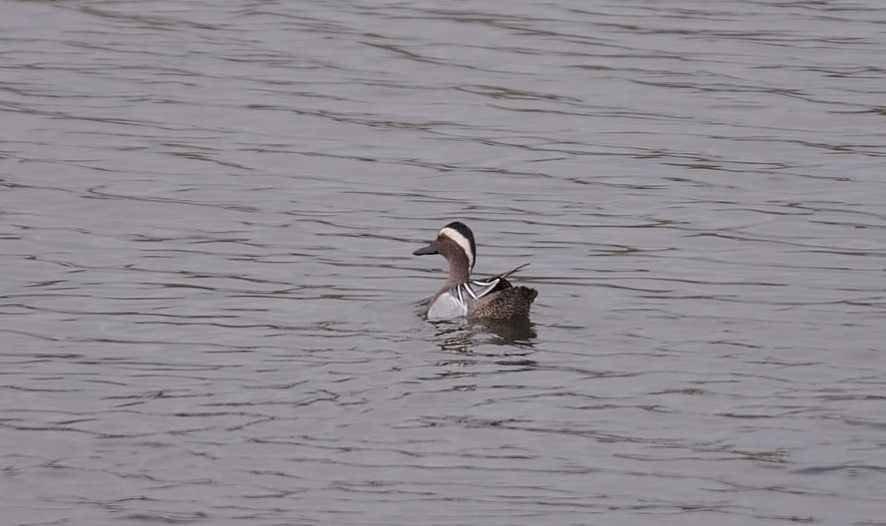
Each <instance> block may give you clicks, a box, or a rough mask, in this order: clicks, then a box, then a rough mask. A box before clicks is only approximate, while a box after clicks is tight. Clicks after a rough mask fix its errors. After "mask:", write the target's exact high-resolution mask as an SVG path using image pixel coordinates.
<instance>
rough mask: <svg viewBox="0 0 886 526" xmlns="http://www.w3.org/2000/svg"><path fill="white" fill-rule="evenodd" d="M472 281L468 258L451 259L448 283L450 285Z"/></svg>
mask: <svg viewBox="0 0 886 526" xmlns="http://www.w3.org/2000/svg"><path fill="white" fill-rule="evenodd" d="M468 281H471V266H470V264H469V263H468V260H467V258H459V257H456V258H452V259H450V260H449V279H447V280H446V284H447V285H449V286H450V287H453V286H455V285H459V284H461V283H467V282H468Z"/></svg>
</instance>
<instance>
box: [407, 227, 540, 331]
mask: <svg viewBox="0 0 886 526" xmlns="http://www.w3.org/2000/svg"><path fill="white" fill-rule="evenodd" d="M413 254H414V255H416V256H424V255H427V254H440V255H441V256H443V257H445V258H446V261H448V262H449V279H447V280H446V283H445V284H443V287H442V288H441V289H440V290H439V291H437V293H436V294H434V297H433V298H431V301H430V303H429V305H430V307H429V308H428V319H429V320H446V319H452V318H459V317H468V318H487V319H512V318H526V317H528V316H529V306H530V305H532V301H533V300H534V299H535V297H536V296H538V291H536V290H535V289H531V288H529V287H523V286H520V287H514V286H513V285H511V284H510V282H508V280H506V279H505V278H506V277H508V276H509V275H511V274H513V273H514V272H516V271H518V270H520V269H521V268H523V267H525V266H526V265H520V266H519V267H517V268H515V269H513V270H509V271H508V272H503V273H501V274H498V275H496V276H493V277H491V278H489V279H487V280H483V281H480V280H471V271H472V270H473V269H474V260H475V259H476V256H477V245H476V243H475V242H474V233H473V232H471V229H470V228H468V227H467V226H466V225H465V224H464V223H461V222H459V221H455V222H453V223H449V224H448V225H446V226H445V227H443V228H442V229H441V230H440V232H438V233H437V238H436V239H435V240H434V241H432V242H431V244H430V245H428V246H426V247H424V248H420V249H418V250H416V251H415V252H413Z"/></svg>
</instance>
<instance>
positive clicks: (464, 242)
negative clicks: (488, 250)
mask: <svg viewBox="0 0 886 526" xmlns="http://www.w3.org/2000/svg"><path fill="white" fill-rule="evenodd" d="M440 235H441V236H446V237H448V238H449V239H451V240H453V241H455V242H456V243H458V246H460V247H461V248H462V249H464V251H465V254H467V256H468V264H469V265H470V267H471V269H473V268H474V252H473V251H472V250H471V242H470V241H468V238H466V237H465V236H463V235H462V234H461V232H459V231H458V230H456V229H454V228H449V227H446V228H444V229H443V230H441V231H440Z"/></svg>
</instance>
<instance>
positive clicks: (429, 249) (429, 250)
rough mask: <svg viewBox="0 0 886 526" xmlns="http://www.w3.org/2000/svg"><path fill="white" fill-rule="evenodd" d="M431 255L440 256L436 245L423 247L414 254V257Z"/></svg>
mask: <svg viewBox="0 0 886 526" xmlns="http://www.w3.org/2000/svg"><path fill="white" fill-rule="evenodd" d="M431 254H439V252H437V246H436V244H434V243H431V244H430V245H428V246H426V247H422V248H420V249H418V250H416V251H415V252H413V253H412V255H413V256H428V255H431Z"/></svg>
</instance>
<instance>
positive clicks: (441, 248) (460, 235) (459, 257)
mask: <svg viewBox="0 0 886 526" xmlns="http://www.w3.org/2000/svg"><path fill="white" fill-rule="evenodd" d="M428 254H440V255H441V256H443V257H445V258H446V259H447V260H448V261H449V263H450V264H453V263H461V264H464V265H465V266H466V267H467V269H468V272H470V271H472V270H473V269H474V259H475V258H476V254H477V245H476V244H475V243H474V233H473V232H471V229H470V228H468V227H467V226H466V225H465V224H464V223H462V222H460V221H455V222H453V223H449V224H448V225H446V226H444V227H443V228H442V229H440V231H439V232H438V233H437V239H435V240H433V241H431V244H430V245H428V246H426V247H423V248H420V249H418V250H416V251H415V252H413V255H416V256H425V255H428Z"/></svg>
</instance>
